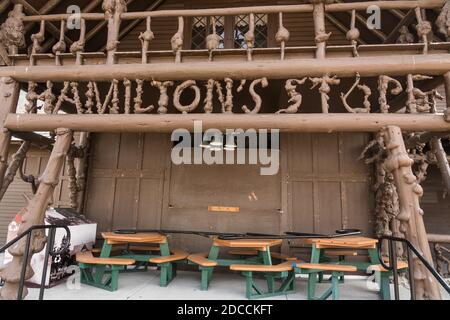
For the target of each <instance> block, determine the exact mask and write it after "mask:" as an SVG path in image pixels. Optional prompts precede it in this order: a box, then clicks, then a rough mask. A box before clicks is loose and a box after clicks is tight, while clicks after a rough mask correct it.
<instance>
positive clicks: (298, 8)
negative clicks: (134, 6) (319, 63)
mask: <svg viewBox="0 0 450 320" xmlns="http://www.w3.org/2000/svg"><path fill="white" fill-rule="evenodd" d="M327 3H328V1H325V0H311V4H300V5H274V6H251V7H236V8H219V9H192V10H157V11H143V12H127V11H126V7H125V6H124V5H123V3H120V2H117V3H116V4H115V7H114V8H104V10H105V12H103V13H90V12H83V13H80V14H78V15H76V16H74V15H71V14H44V15H31V16H25V15H16V16H15V17H12V19H16V20H20V21H21V22H22V23H24V24H33V23H36V22H39V23H41V30H40V32H39V33H37V34H35V35H33V36H32V37H33V49H34V50H32V51H31V55H32V56H35V55H37V54H42V53H47V52H46V50H45V49H46V48H45V47H48V46H41V42H42V41H43V37H44V34H45V25H46V24H47V23H49V26H51V30H50V29H49V31H52V32H57V30H58V28H57V27H56V26H55V25H57V24H58V23H59V24H60V29H59V31H60V36H59V41H58V43H57V46H56V48H55V47H53V53H55V59H56V64H57V65H59V64H61V61H60V54H61V53H63V52H65V51H66V49H67V48H66V45H67V47H70V52H71V53H72V54H74V55H76V56H77V64H82V62H83V61H82V60H83V59H82V55H81V53H82V52H84V41H85V38H86V22H88V21H98V22H100V23H101V22H103V23H104V22H107V28H108V39H107V43H106V44H105V46H104V48H106V51H107V59H106V63H107V64H114V63H115V62H116V57H115V56H116V53H118V49H117V45H118V42H119V40H120V39H119V34H120V32H119V31H120V25H121V22H122V21H126V20H134V21H139V20H142V19H145V20H146V21H147V22H146V27H147V28H146V32H145V33H144V34H143V35H141V36H140V37H139V39H136V42H137V43H139V41H140V42H141V46H142V63H143V64H147V63H149V62H148V59H147V57H146V56H147V53H148V52H149V50H150V52H151V50H152V48H151V41H152V40H153V39H154V37H155V35H154V34H153V33H149V32H151V24H152V23H154V21H155V19H156V20H157V19H158V18H168V17H173V18H174V20H173V21H174V23H176V21H177V20H178V24H179V28H178V32H177V33H176V34H175V35H174V37H173V38H172V39H168V41H171V42H172V47H173V48H174V51H175V58H174V61H175V62H182V55H183V45H184V42H183V41H182V40H183V39H181V38H182V37H180V32H183V27H184V24H183V23H184V21H185V20H186V19H187V18H190V17H197V16H200V17H209V18H211V19H214V17H217V16H240V15H248V16H249V27H250V31H249V32H248V33H247V34H246V35H245V38H246V39H245V40H246V42H247V46H246V50H244V51H246V53H243V54H246V55H247V60H248V61H252V60H253V58H252V57H253V48H254V43H253V42H254V39H252V37H251V36H252V30H253V29H252V28H254V19H255V14H275V15H278V16H279V17H280V21H281V20H282V17H283V14H292V13H309V14H311V15H313V17H314V26H315V43H311V46H312V47H316V58H319V59H321V58H325V56H326V51H327V46H328V45H327V41H328V40H329V39H332V38H333V34H331V33H328V32H327V30H325V20H326V19H327V18H326V17H327V15H328V16H329V14H332V13H334V12H347V13H348V14H350V16H351V23H350V25H349V26H344V28H346V29H347V30H348V32H347V39H348V40H349V45H350V46H353V47H354V55H355V56H358V51H357V46H358V43H360V42H361V39H360V34H361V33H360V30H358V27H357V25H356V22H355V21H356V19H358V21H359V22H361V19H362V21H363V20H364V18H362V15H360V14H359V13H358V12H365V11H366V10H367V9H368V8H373V7H374V6H378V8H379V9H380V10H391V11H392V10H414V11H415V18H416V23H417V25H418V26H419V28H417V38H418V39H419V42H420V43H422V44H423V52H424V53H427V52H428V42H430V41H431V40H432V39H429V38H428V35H427V34H426V32H427V30H428V28H429V27H430V26H431V24H430V22H429V21H427V20H426V17H425V16H424V15H423V14H422V10H423V9H440V8H442V7H443V6H444V4H445V1H444V0H419V1H371V2H352V3H343V2H337V3H331V4H327ZM396 12H398V11H396ZM75 18H76V19H80V21H81V30H80V37H79V40H78V41H77V42H76V43H74V44H73V45H72V43H65V42H67V39H68V38H67V36H66V35H65V32H66V27H65V24H67V23H68V21H73V19H75ZM43 22H45V23H44V24H42V23H43ZM363 22H364V21H363ZM444 22H445V21H444ZM440 29H441V30H445V29H446V28H440ZM369 31H371V32H379V31H377V30H369ZM295 32H300V30H288V29H286V27H285V26H283V25H282V23H280V30H279V32H277V34H276V35H275V37H276V41H277V42H278V43H280V47H279V50H280V52H281V54H280V60H284V59H285V57H286V54H287V53H286V50H285V48H286V47H289V34H294V33H295ZM444 32H445V31H444ZM447 32H448V31H447ZM143 36H144V37H146V38H142V37H143ZM447 36H448V35H447ZM88 38H89V37H88ZM406 39H410V38H408V37H407V38H406ZM69 40H70V39H69ZM70 42H72V40H70ZM174 46H175V47H174ZM36 49H38V50H36ZM63 49H64V50H63ZM204 49H205V50H206V49H207V48H206V47H205V48H204ZM273 49H275V48H273ZM208 50H209V51H210V53H211V51H219V50H221V49H218V48H214V49H208ZM227 50H230V49H227ZM231 50H233V49H231ZM235 50H236V52H239V49H235ZM241 51H242V50H241ZM208 58H209V60H211V54H210V55H209V57H208ZM34 62H35V59H34V57H31V58H30V64H31V65H33V64H34Z"/></svg>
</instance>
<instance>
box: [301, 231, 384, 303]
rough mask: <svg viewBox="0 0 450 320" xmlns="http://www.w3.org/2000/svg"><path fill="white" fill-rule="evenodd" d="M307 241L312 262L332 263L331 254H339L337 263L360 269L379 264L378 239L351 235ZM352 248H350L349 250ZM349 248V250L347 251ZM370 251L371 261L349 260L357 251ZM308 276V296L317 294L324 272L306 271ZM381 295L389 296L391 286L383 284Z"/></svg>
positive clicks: (364, 269) (363, 269)
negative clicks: (348, 257)
mask: <svg viewBox="0 0 450 320" xmlns="http://www.w3.org/2000/svg"><path fill="white" fill-rule="evenodd" d="M306 243H308V244H311V264H320V263H330V259H329V256H338V257H339V261H338V262H336V263H337V264H341V265H351V266H355V267H356V268H357V270H359V271H366V270H367V269H368V268H369V267H370V266H373V265H379V259H378V250H377V243H378V240H377V239H372V238H367V237H361V236H350V237H338V238H309V239H306ZM349 249H350V250H349ZM346 250H347V251H346ZM359 250H364V251H366V252H367V253H368V256H369V261H368V262H367V261H347V260H346V259H345V257H346V256H354V255H357V251H359ZM306 273H308V274H309V276H308V296H309V297H310V298H312V297H314V295H315V288H316V284H317V281H322V276H323V273H320V272H317V270H311V271H308V272H306ZM318 276H319V278H318ZM380 290H381V295H382V296H383V297H388V296H389V293H388V292H386V291H389V287H386V286H381V288H380Z"/></svg>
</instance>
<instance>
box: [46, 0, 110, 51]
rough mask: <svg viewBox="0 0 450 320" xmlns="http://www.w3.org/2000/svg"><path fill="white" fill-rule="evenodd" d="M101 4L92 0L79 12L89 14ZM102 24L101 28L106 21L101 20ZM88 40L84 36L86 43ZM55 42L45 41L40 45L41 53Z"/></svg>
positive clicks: (96, 0) (53, 40)
mask: <svg viewBox="0 0 450 320" xmlns="http://www.w3.org/2000/svg"><path fill="white" fill-rule="evenodd" d="M102 2H103V0H93V1H91V2H89V4H88V5H87V6H86V7H84V8H83V9H82V10H81V12H82V13H89V12H91V11H92V10H94V9H95V8H97V7H98V6H99V5H100V3H102ZM102 23H104V24H103V26H104V25H105V24H106V21H105V20H103V21H102ZM89 39H91V38H87V35H86V37H85V41H86V42H87V41H88V40H89ZM55 41H56V39H55V38H52V39H49V40H47V41H46V42H45V43H44V44H43V45H42V51H43V52H47V50H48V49H49V48H50V47H51V46H52V45H53V43H54V42H55Z"/></svg>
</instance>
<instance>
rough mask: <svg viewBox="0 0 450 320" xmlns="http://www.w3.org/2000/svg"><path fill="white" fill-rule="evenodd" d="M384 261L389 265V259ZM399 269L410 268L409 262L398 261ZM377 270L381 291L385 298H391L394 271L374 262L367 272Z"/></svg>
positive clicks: (402, 270) (401, 270) (405, 269)
mask: <svg viewBox="0 0 450 320" xmlns="http://www.w3.org/2000/svg"><path fill="white" fill-rule="evenodd" d="M384 263H385V264H386V265H388V266H389V260H384ZM397 270H398V271H399V272H405V271H407V270H408V264H407V263H406V262H404V261H397ZM370 272H375V273H376V276H377V274H378V275H379V278H378V279H379V280H378V282H379V283H380V289H381V290H380V293H381V298H382V299H383V300H391V289H390V277H391V276H392V272H393V271H389V270H387V269H386V268H384V267H383V266H382V265H381V264H373V265H371V266H369V267H368V268H367V273H370Z"/></svg>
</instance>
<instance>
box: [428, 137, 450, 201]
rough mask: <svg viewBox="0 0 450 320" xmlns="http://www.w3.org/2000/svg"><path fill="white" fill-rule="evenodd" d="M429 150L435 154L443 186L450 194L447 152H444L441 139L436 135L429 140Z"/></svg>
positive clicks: (449, 170)
mask: <svg viewBox="0 0 450 320" xmlns="http://www.w3.org/2000/svg"><path fill="white" fill-rule="evenodd" d="M430 146H431V150H432V151H433V153H434V155H435V156H436V160H437V165H438V168H439V170H440V171H441V174H442V181H443V182H444V185H445V188H447V191H448V193H449V194H450V166H449V164H448V160H447V154H446V153H445V150H444V147H443V146H442V141H441V139H439V138H438V137H433V138H432V139H431V140H430Z"/></svg>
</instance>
